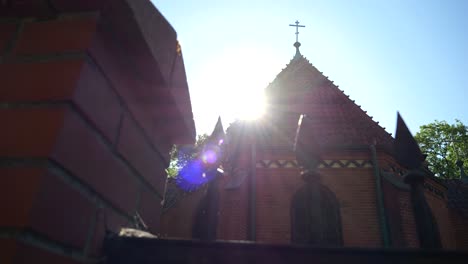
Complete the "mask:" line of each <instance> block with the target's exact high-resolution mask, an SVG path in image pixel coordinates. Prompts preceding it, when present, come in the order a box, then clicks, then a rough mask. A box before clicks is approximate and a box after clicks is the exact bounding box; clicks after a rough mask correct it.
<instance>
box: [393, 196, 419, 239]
mask: <svg viewBox="0 0 468 264" xmlns="http://www.w3.org/2000/svg"><path fill="white" fill-rule="evenodd" d="M398 200H399V202H400V208H401V223H402V228H403V235H404V238H405V241H406V246H407V247H409V248H417V247H419V239H418V233H417V230H416V222H415V219H414V213H413V205H412V203H411V197H410V193H409V192H400V195H399V197H398Z"/></svg>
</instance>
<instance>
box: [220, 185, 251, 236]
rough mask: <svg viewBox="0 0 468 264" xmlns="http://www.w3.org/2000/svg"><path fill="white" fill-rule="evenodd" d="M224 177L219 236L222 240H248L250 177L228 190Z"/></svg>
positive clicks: (221, 190) (221, 188)
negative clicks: (238, 185) (237, 186)
mask: <svg viewBox="0 0 468 264" xmlns="http://www.w3.org/2000/svg"><path fill="white" fill-rule="evenodd" d="M228 180H229V179H228V177H224V178H223V179H222V180H221V181H220V183H219V185H218V186H219V188H220V193H219V219H218V230H217V237H218V239H221V240H246V239H247V223H248V222H247V217H248V203H247V202H248V195H249V194H248V186H249V183H248V182H249V179H248V177H247V178H246V179H245V181H244V182H243V183H242V185H241V186H240V187H239V188H237V189H232V190H226V189H224V187H225V186H226V184H227V182H228Z"/></svg>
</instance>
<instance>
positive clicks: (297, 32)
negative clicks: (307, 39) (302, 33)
mask: <svg viewBox="0 0 468 264" xmlns="http://www.w3.org/2000/svg"><path fill="white" fill-rule="evenodd" d="M295 24H296V25H291V24H289V26H290V27H296V42H299V40H298V39H299V28H300V27H305V26H304V25H299V21H297V20H296V22H295Z"/></svg>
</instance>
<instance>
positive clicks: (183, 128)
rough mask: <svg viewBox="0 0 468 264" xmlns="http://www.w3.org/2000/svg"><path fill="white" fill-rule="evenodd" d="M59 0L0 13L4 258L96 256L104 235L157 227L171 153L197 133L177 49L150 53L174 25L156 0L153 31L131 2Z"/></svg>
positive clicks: (148, 8) (0, 232) (170, 36)
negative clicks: (104, 5)
mask: <svg viewBox="0 0 468 264" xmlns="http://www.w3.org/2000/svg"><path fill="white" fill-rule="evenodd" d="M28 2H34V1H28ZM37 2H40V1H37ZM51 2H53V3H54V4H55V5H56V6H55V8H53V11H54V12H55V13H54V15H53V16H50V15H47V16H46V17H44V16H43V14H39V13H38V14H37V15H36V14H35V13H34V11H31V12H27V15H28V17H24V16H23V14H22V13H21V12H19V11H18V12H16V11H15V9H14V8H15V4H13V6H12V7H11V8H12V9H11V10H10V11H11V12H10V13H8V12H7V14H8V15H9V17H8V18H4V19H1V20H0V122H1V124H2V128H1V129H0V177H1V178H2V184H0V201H1V203H0V211H1V212H2V217H0V247H1V248H2V250H1V251H0V263H24V262H28V263H29V262H31V263H32V262H35V263H65V262H66V263H75V262H82V261H88V260H98V259H99V258H100V257H101V253H100V251H101V246H102V241H103V238H104V236H105V233H106V231H112V232H118V231H119V230H120V228H121V227H135V226H140V227H141V226H142V225H144V226H146V227H147V230H148V231H149V232H152V233H153V234H156V235H157V234H158V233H159V223H160V209H161V200H162V195H163V192H164V184H165V179H166V173H165V170H164V169H165V168H166V167H167V165H168V152H169V149H170V147H171V145H172V144H173V143H180V142H186V141H187V140H188V141H190V140H191V137H192V136H193V134H194V126H193V119H192V116H191V106H190V98H189V96H188V90H187V85H186V79H185V72H184V70H183V61H182V57H181V54H180V51H178V50H177V47H176V46H175V44H174V45H170V46H168V47H169V48H165V49H164V48H161V49H159V51H160V52H161V53H163V54H159V55H156V54H155V52H154V46H158V45H160V46H163V45H162V44H161V43H158V42H157V41H155V39H154V36H158V34H159V35H160V36H161V39H162V40H160V42H163V43H166V42H168V41H169V42H173V43H176V40H175V32H174V31H173V29H172V28H171V27H170V26H169V24H168V23H167V21H165V19H164V18H163V17H162V16H161V15H160V14H159V13H158V11H157V10H156V9H155V8H154V7H153V6H152V5H151V3H150V2H149V1H138V2H140V8H144V9H145V12H149V14H150V18H151V19H153V20H152V21H158V22H159V23H158V27H159V28H161V27H165V28H166V31H164V32H162V31H159V32H152V34H153V39H148V37H147V35H145V34H148V32H147V31H146V32H145V33H143V32H144V31H145V30H143V29H142V28H144V27H145V24H144V21H143V22H142V21H135V17H138V15H139V13H138V12H139V11H138V10H137V9H131V8H130V4H127V1H115V6H112V7H113V8H110V7H109V6H107V9H105V8H101V7H96V6H92V5H91V4H89V3H88V4H87V5H86V4H83V6H78V4H73V2H74V1H69V2H68V1H51ZM83 2H86V1H83ZM67 3H68V4H67ZM141 3H143V4H141ZM75 9H76V10H77V11H80V12H79V13H76V12H75V13H74V12H72V11H74V10H75ZM18 10H20V9H18ZM22 10H24V9H22ZM41 10H42V9H41ZM49 11H50V10H49ZM49 11H48V12H46V13H47V14H49V13H50V12H49ZM61 11H63V12H61ZM83 11H86V12H83ZM15 12H16V13H15ZM38 12H42V11H38ZM57 12H58V13H57ZM131 12H133V13H131ZM0 14H3V13H2V12H0ZM15 14H17V16H15ZM117 15H120V16H121V18H119V19H116V18H117ZM151 19H150V20H151ZM119 23H122V24H125V25H126V27H124V26H122V27H120V26H119ZM156 29H158V28H157V27H156ZM128 32H130V33H131V34H132V35H131V36H128V35H129V34H130V33H128ZM129 38H131V39H129ZM166 40H167V41H166ZM143 54H144V55H145V56H143ZM158 56H160V57H158ZM161 57H164V58H166V61H164V60H162V59H161ZM169 68H171V69H176V71H175V73H174V71H167V70H166V69H169ZM142 69H144V71H145V72H143V70H142ZM175 86H177V87H175ZM176 96H179V97H182V98H175V97H176ZM181 102H182V103H181ZM168 121H170V122H168ZM164 122H167V123H169V124H168V125H166V126H161V124H163V123H164ZM174 129H177V131H175V130H174ZM136 218H141V219H142V220H143V223H141V221H136V220H135V219H136ZM137 222H138V223H137ZM4 249H6V250H4Z"/></svg>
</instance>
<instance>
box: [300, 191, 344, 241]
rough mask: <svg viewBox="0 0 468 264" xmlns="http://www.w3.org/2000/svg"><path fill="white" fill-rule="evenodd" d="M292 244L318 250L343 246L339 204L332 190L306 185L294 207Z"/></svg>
mask: <svg viewBox="0 0 468 264" xmlns="http://www.w3.org/2000/svg"><path fill="white" fill-rule="evenodd" d="M291 242H292V243H299V244H311V245H317V246H342V245H343V239H342V231H341V217H340V208H339V204H338V201H337V199H336V197H335V195H334V194H333V192H331V191H330V190H329V189H328V188H326V187H325V186H323V185H318V186H316V187H314V186H310V185H306V186H304V187H302V188H300V189H299V190H298V191H297V192H296V194H295V195H294V197H293V199H292V204H291Z"/></svg>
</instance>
